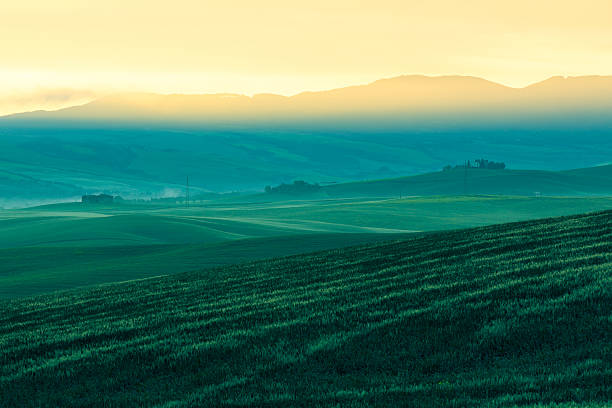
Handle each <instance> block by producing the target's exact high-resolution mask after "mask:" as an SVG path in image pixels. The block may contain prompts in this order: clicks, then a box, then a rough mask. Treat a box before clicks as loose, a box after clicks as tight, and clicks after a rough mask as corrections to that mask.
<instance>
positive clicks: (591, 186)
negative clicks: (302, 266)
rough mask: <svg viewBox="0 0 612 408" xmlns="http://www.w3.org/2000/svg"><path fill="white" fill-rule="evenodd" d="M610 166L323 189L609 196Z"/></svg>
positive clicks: (454, 173)
mask: <svg viewBox="0 0 612 408" xmlns="http://www.w3.org/2000/svg"><path fill="white" fill-rule="evenodd" d="M611 179H612V165H607V166H599V167H592V168H587V169H577V170H567V171H543V170H485V169H482V170H481V169H474V168H472V169H469V170H468V171H467V172H466V171H465V169H452V170H450V171H443V172H436V173H428V174H421V175H417V176H411V177H400V178H393V179H384V180H373V181H363V182H355V183H342V184H336V185H330V186H325V187H323V189H322V191H321V193H320V194H324V195H327V196H331V197H346V196H369V197H371V196H392V197H398V196H400V195H404V196H406V195H408V196H409V195H425V196H429V195H464V194H503V195H515V196H517V195H523V196H534V195H535V194H536V192H537V193H539V194H540V195H544V196H556V195H565V196H583V195H611V194H612V184H611V183H610V180H611Z"/></svg>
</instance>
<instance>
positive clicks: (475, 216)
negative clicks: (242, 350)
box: [0, 196, 612, 298]
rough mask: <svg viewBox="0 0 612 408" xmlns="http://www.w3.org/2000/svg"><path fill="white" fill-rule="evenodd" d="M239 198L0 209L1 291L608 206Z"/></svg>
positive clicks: (20, 292)
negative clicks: (190, 205)
mask: <svg viewBox="0 0 612 408" xmlns="http://www.w3.org/2000/svg"><path fill="white" fill-rule="evenodd" d="M238 199H239V200H241V201H235V202H220V203H219V202H216V201H213V202H211V203H208V204H206V205H198V206H196V207H193V208H189V209H186V208H182V207H176V206H174V207H168V206H167V205H165V206H164V205H160V204H145V203H136V204H126V205H118V206H110V207H108V206H84V205H81V204H79V203H71V204H61V205H50V206H44V207H38V208H32V209H26V210H11V211H0V298H9V297H17V296H27V295H35V294H39V293H45V292H50V291H54V290H61V289H69V288H71V287H80V286H86V285H92V284H99V283H105V282H117V281H126V280H131V279H141V278H146V277H151V276H157V275H163V274H166V273H168V272H169V271H170V272H186V271H189V270H193V269H197V268H204V267H211V266H218V265H227V264H231V263H235V262H246V261H250V260H255V259H263V258H269V257H277V256H283V255H292V254H298V253H304V252H308V251H316V250H322V249H331V248H335V247H342V246H348V245H357V244H360V243H368V242H377V241H381V240H392V239H399V238H400V237H406V236H407V235H408V234H410V233H413V232H414V231H435V230H444V229H458V228H465V227H473V226H482V225H488V224H493V223H501V222H510V221H519V220H527V219H532V218H538V217H547V216H554V215H568V214H575V213H578V212H587V211H594V210H601V209H610V208H612V198H606V197H582V198H571V197H542V198H538V199H536V198H527V197H497V196H470V197H410V198H404V199H401V200H399V199H384V198H379V199H331V200H285V201H268V202H262V201H244V200H245V198H238ZM126 265H129V267H126Z"/></svg>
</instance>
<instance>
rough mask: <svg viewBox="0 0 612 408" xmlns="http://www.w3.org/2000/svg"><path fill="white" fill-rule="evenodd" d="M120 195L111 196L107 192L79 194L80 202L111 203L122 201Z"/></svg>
mask: <svg viewBox="0 0 612 408" xmlns="http://www.w3.org/2000/svg"><path fill="white" fill-rule="evenodd" d="M122 200H123V198H121V197H120V196H114V197H113V196H112V195H108V194H87V195H84V196H81V202H82V203H85V204H112V203H117V202H119V201H122Z"/></svg>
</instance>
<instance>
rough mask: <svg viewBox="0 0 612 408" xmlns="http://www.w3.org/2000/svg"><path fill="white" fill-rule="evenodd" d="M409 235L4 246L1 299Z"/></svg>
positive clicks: (1, 270) (302, 236)
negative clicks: (142, 243)
mask: <svg viewBox="0 0 612 408" xmlns="http://www.w3.org/2000/svg"><path fill="white" fill-rule="evenodd" d="M409 235H411V234H397V235H392V236H390V235H389V234H376V233H362V234H351V233H346V234H336V233H327V234H301V235H300V234H296V235H292V236H278V237H268V238H250V239H239V240H231V241H225V242H218V243H211V244H161V245H125V246H117V245H107V246H99V247H91V246H87V247H78V246H64V247H22V248H3V249H0V265H2V266H1V267H0V299H8V298H15V297H23V296H30V295H36V294H41V293H46V292H53V291H57V290H63V289H70V288H74V287H81V286H89V285H96V284H100V283H107V282H120V281H126V280H132V279H142V278H149V277H152V276H159V275H165V274H168V273H169V272H172V273H176V272H185V271H191V270H195V269H201V268H211V267H215V266H220V265H229V264H234V263H240V262H246V261H253V260H257V259H264V258H272V257H279V256H286V255H296V254H300V253H304V252H310V251H320V250H324V249H332V248H337V247H342V246H350V245H358V244H365V243H373V242H378V241H388V240H389V239H393V238H395V239H399V238H402V237H404V238H405V237H407V236H409ZM128 265H129V267H127V266H128Z"/></svg>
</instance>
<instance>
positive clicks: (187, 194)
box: [185, 176, 189, 208]
mask: <svg viewBox="0 0 612 408" xmlns="http://www.w3.org/2000/svg"><path fill="white" fill-rule="evenodd" d="M185 198H186V200H185V203H186V204H187V208H189V176H187V192H186V194H185Z"/></svg>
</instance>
